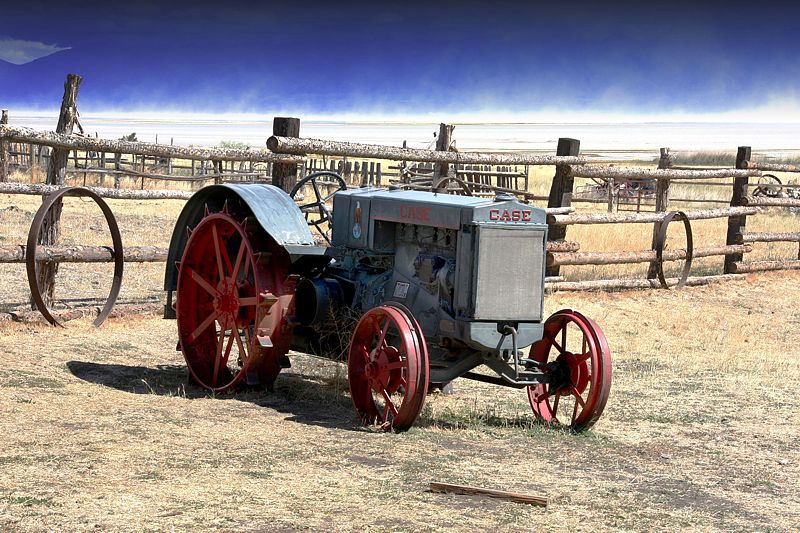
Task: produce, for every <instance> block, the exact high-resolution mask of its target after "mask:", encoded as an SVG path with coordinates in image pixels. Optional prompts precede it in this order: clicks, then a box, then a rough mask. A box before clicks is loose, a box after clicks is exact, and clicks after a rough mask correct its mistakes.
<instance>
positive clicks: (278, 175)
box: [272, 117, 300, 192]
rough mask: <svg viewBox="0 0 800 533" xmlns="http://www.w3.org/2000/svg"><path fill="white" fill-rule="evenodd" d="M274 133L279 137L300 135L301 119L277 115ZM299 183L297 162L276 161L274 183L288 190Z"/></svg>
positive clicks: (273, 127)
mask: <svg viewBox="0 0 800 533" xmlns="http://www.w3.org/2000/svg"><path fill="white" fill-rule="evenodd" d="M272 134H273V135H276V136H279V137H300V119H299V118H292V117H275V118H274V119H273V120H272ZM295 183H297V163H274V164H273V165H272V184H273V185H275V186H276V187H280V188H281V189H283V190H284V191H286V192H289V191H291V190H292V187H294V185H295Z"/></svg>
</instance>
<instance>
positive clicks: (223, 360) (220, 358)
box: [211, 330, 233, 387]
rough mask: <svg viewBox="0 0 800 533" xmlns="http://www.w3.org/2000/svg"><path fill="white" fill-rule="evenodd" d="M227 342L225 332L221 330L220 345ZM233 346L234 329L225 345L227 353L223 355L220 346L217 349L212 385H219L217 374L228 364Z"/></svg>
mask: <svg viewBox="0 0 800 533" xmlns="http://www.w3.org/2000/svg"><path fill="white" fill-rule="evenodd" d="M224 343H225V332H224V331H221V332H220V342H219V346H222V345H223V344H224ZM232 347H233V330H231V335H230V336H229V337H228V344H227V345H226V346H225V354H224V355H223V354H222V353H221V351H220V350H219V348H218V349H217V358H216V360H215V361H214V376H213V377H212V378H211V386H212V387H216V386H217V376H219V369H220V368H222V367H223V366H228V358H230V356H231V348H232Z"/></svg>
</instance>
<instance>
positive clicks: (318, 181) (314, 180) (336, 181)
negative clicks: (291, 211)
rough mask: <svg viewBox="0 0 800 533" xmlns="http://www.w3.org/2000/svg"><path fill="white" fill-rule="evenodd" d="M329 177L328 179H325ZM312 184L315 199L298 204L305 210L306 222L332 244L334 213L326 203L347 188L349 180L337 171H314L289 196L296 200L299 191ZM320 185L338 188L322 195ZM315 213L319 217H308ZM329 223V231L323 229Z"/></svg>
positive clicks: (293, 188)
mask: <svg viewBox="0 0 800 533" xmlns="http://www.w3.org/2000/svg"><path fill="white" fill-rule="evenodd" d="M325 178H327V179H325ZM309 183H310V184H311V187H312V189H313V191H314V201H313V202H310V203H306V204H302V205H300V206H298V207H299V208H300V211H302V212H303V215H304V216H305V218H306V223H307V224H308V225H309V226H314V227H315V228H317V231H319V233H320V235H322V237H323V238H324V239H325V241H326V242H327V243H328V244H330V242H331V239H330V236H329V233H330V228H331V225H332V223H333V213H332V212H331V211H330V210H329V209H328V206H327V205H325V203H326V202H327V201H328V200H330V199H331V198H333V196H334V195H335V194H336V193H337V192H339V191H343V190H345V189H347V182H345V181H344V178H342V176H340V175H339V174H337V173H336V172H331V171H328V170H323V171H322V172H314V173H313V174H309V175H308V176H306V177H305V178H303V179H301V180H300V181H298V182H297V183H296V184H295V186H294V187H292V190H291V191H290V192H289V196H291V198H292V200H295V197H296V196H297V193H299V192H300V190H301V189H302V188H303V187H305V186H306V185H308V184H309ZM320 185H325V186H331V185H333V186H335V187H336V190H334V191H333V192H332V193H330V194H328V195H327V196H322V193H321V192H320V190H319V186H320ZM311 213H315V214H318V215H319V218H317V219H310V218H309V217H308V215H309V214H311ZM326 222H327V224H328V231H325V230H323V229H322V227H321V225H322V224H324V223H326Z"/></svg>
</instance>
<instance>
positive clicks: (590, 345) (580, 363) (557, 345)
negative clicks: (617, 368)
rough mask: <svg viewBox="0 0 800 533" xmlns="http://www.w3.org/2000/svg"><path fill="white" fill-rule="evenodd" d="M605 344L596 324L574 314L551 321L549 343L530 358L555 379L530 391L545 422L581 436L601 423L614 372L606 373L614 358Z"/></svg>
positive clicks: (546, 329)
mask: <svg viewBox="0 0 800 533" xmlns="http://www.w3.org/2000/svg"><path fill="white" fill-rule="evenodd" d="M604 343H605V337H604V336H603V332H602V331H601V330H600V329H599V328H597V327H596V324H594V323H593V322H591V321H589V320H588V319H586V318H584V317H583V316H582V315H580V314H579V313H575V312H574V311H572V310H569V309H563V310H561V311H558V312H556V313H554V314H553V315H552V316H550V318H548V319H547V321H546V322H545V325H544V337H543V338H542V340H540V341H538V342H536V343H534V344H533V345H532V346H531V349H530V358H531V359H533V360H535V361H538V362H539V363H542V364H543V365H544V372H545V373H546V374H549V375H550V377H551V382H550V383H548V384H540V385H533V386H530V387H528V400H529V401H530V404H531V408H532V409H533V412H534V414H535V415H536V417H537V418H538V419H539V420H541V421H542V422H545V423H548V424H558V425H563V426H568V427H570V428H572V429H573V430H575V431H583V430H586V429H588V428H590V427H591V426H592V425H593V424H594V423H595V422H596V421H597V419H598V418H599V416H600V414H601V413H602V409H603V407H605V405H604V404H605V401H606V400H607V399H608V392H609V388H610V386H611V372H610V371H608V372H605V370H606V369H607V368H610V360H609V362H606V361H604V358H608V356H610V352H607V351H606V350H603V348H602V347H603V345H604ZM605 346H606V348H607V343H605ZM551 356H552V357H551ZM565 404H571V407H572V408H571V409H570V406H569V405H565ZM559 408H561V410H560V411H559Z"/></svg>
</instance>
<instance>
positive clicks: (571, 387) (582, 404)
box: [569, 385, 586, 407]
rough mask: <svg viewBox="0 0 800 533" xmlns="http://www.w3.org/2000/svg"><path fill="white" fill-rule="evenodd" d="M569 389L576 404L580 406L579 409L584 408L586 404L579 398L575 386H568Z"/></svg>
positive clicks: (579, 394)
mask: <svg viewBox="0 0 800 533" xmlns="http://www.w3.org/2000/svg"><path fill="white" fill-rule="evenodd" d="M569 388H570V390H571V391H572V395H573V396H575V400H576V401H577V403H579V404H581V407H586V402H584V401H583V398H581V393H580V391H578V389H576V388H575V385H570V386H569Z"/></svg>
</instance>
